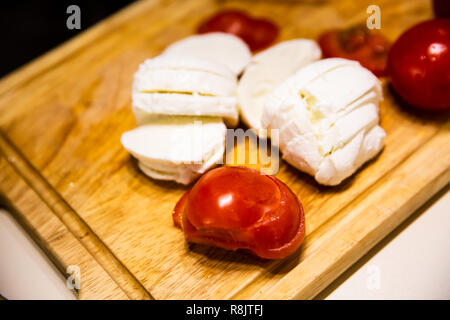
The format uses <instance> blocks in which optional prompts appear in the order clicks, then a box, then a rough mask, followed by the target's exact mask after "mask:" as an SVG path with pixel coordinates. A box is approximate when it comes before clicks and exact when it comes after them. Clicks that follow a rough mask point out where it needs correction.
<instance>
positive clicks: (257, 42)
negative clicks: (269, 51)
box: [197, 9, 278, 51]
mask: <svg viewBox="0 0 450 320" xmlns="http://www.w3.org/2000/svg"><path fill="white" fill-rule="evenodd" d="M197 32H198V33H207V32H226V33H231V34H234V35H235V36H238V37H240V38H241V39H242V40H244V41H245V42H246V43H247V45H248V46H249V47H250V50H252V51H258V50H262V49H265V48H267V47H269V46H270V45H271V44H272V43H273V42H274V41H275V39H276V38H277V37H278V27H277V26H276V25H275V24H274V23H273V22H271V21H269V20H267V19H263V18H253V17H251V16H249V15H248V14H247V13H245V12H243V11H240V10H233V9H229V10H223V11H221V12H219V13H217V14H215V15H214V16H212V17H211V18H209V19H207V20H206V21H204V22H203V23H202V24H200V25H199V27H198V29H197Z"/></svg>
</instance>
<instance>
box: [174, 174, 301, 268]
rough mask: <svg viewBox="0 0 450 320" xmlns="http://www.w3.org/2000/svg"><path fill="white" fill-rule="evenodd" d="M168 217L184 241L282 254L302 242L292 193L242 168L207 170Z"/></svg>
mask: <svg viewBox="0 0 450 320" xmlns="http://www.w3.org/2000/svg"><path fill="white" fill-rule="evenodd" d="M173 219H174V223H175V225H176V226H179V227H182V229H183V230H184V233H185V237H186V240H187V241H188V242H194V243H199V244H205V245H211V246H217V247H221V248H225V249H229V250H237V249H249V250H251V251H252V252H253V253H255V254H256V255H257V256H259V257H261V258H266V259H279V258H284V257H286V256H288V255H290V254H291V253H293V252H294V251H295V250H296V249H297V248H298V247H299V246H300V244H301V242H302V241H303V237H304V234H305V218H304V212H303V208H302V205H301V203H300V201H299V200H298V198H297V196H296V195H295V194H294V193H293V192H292V191H291V190H290V189H289V188H288V187H287V186H286V185H285V184H284V183H282V182H281V181H279V180H278V179H276V178H274V177H272V176H268V175H262V174H260V173H259V171H256V170H254V169H250V168H247V167H230V166H227V167H221V168H217V169H214V170H211V171H209V172H208V173H206V174H205V175H203V177H202V178H200V179H199V181H198V182H197V183H196V184H195V185H194V187H193V188H192V189H191V190H190V191H188V192H186V193H185V194H184V195H183V196H182V197H181V199H180V201H179V202H178V203H177V205H176V206H175V209H174V212H173Z"/></svg>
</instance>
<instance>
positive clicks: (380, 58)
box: [318, 25, 391, 77]
mask: <svg viewBox="0 0 450 320" xmlns="http://www.w3.org/2000/svg"><path fill="white" fill-rule="evenodd" d="M318 42H319V45H320V48H321V49H322V54H323V56H324V57H325V58H331V57H339V58H345V59H350V60H357V61H359V63H361V65H362V66H363V67H365V68H367V69H369V70H370V71H372V72H373V73H374V74H375V75H376V76H379V77H380V76H384V75H385V72H386V60H387V55H388V51H389V48H390V46H391V43H390V42H389V41H388V40H387V39H386V38H385V37H384V36H383V35H382V34H381V33H379V32H370V31H369V30H368V29H367V28H366V26H364V25H357V26H353V27H351V28H348V29H344V30H329V31H326V32H324V33H323V34H321V35H320V37H319V39H318Z"/></svg>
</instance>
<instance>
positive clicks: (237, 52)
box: [163, 32, 252, 76]
mask: <svg viewBox="0 0 450 320" xmlns="http://www.w3.org/2000/svg"><path fill="white" fill-rule="evenodd" d="M163 54H176V55H186V56H193V57H198V58H205V59H208V60H212V61H216V62H219V63H222V64H224V65H226V66H227V67H228V68H229V69H230V70H231V71H232V72H233V73H234V74H235V75H236V76H237V75H239V74H240V73H241V72H242V70H244V68H245V67H246V66H247V64H248V63H249V62H250V58H251V56H252V55H251V52H250V49H249V48H248V46H247V44H246V43H245V42H244V41H242V40H241V39H240V38H238V37H236V36H234V35H232V34H229V33H223V32H211V33H206V34H201V35H194V36H190V37H187V38H184V39H182V40H180V41H177V42H175V43H173V44H171V45H170V46H169V47H167V48H166V50H165V51H164V52H163Z"/></svg>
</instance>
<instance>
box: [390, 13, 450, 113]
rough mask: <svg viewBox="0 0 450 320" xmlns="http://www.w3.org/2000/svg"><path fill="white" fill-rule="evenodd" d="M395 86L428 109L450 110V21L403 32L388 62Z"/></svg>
mask: <svg viewBox="0 0 450 320" xmlns="http://www.w3.org/2000/svg"><path fill="white" fill-rule="evenodd" d="M388 70H389V76H390V78H391V83H392V86H393V87H394V89H395V91H396V92H397V93H398V94H399V95H400V97H402V98H403V100H404V101H406V102H407V103H409V104H410V105H412V106H415V107H417V108H421V109H425V110H448V109H450V20H449V19H434V20H429V21H425V22H422V23H420V24H418V25H416V26H414V27H412V28H411V29H409V30H407V31H406V32H405V33H403V34H402V35H401V36H400V38H398V39H397V41H396V42H395V43H394V45H393V46H392V49H391V52H390V53H389V59H388Z"/></svg>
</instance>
